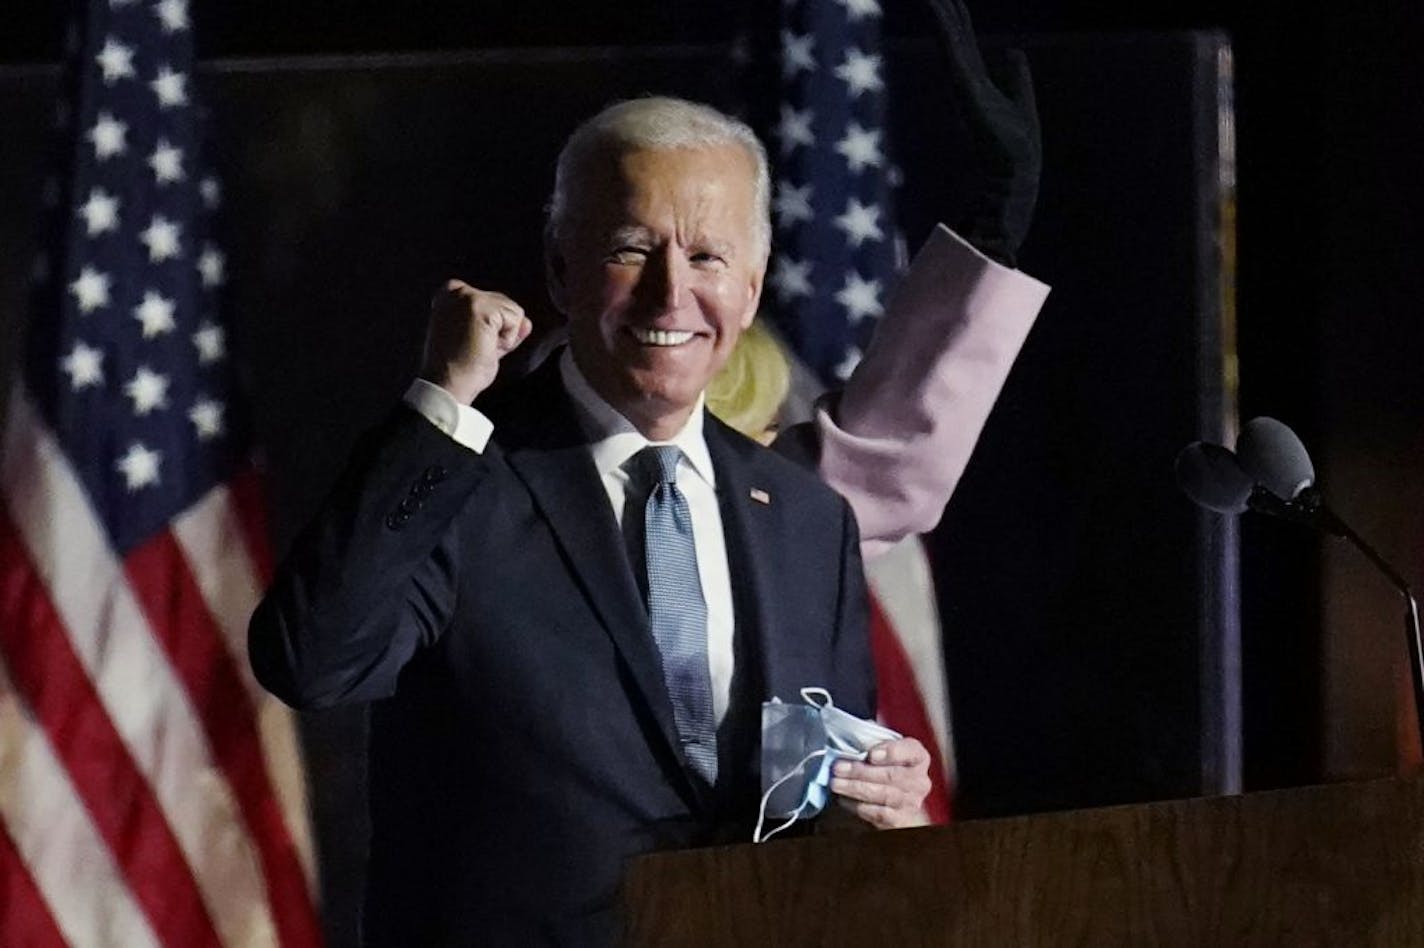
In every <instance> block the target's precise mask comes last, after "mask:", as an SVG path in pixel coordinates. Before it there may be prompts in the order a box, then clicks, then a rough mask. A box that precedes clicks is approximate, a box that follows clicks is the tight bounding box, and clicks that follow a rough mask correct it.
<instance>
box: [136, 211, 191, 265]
mask: <svg viewBox="0 0 1424 948" xmlns="http://www.w3.org/2000/svg"><path fill="white" fill-rule="evenodd" d="M181 233H182V229H181V228H180V227H179V226H178V225H177V224H175V223H173V222H172V221H170V220H169V219H168V218H166V217H164V216H163V215H162V214H155V215H153V220H152V221H150V222H149V225H148V228H147V229H146V230H143V231H140V232H139V235H138V239H139V241H140V242H141V243H142V244H143V245H144V246H145V247H147V248H148V259H149V260H151V261H153V262H154V263H162V262H163V261H165V260H167V259H168V258H169V257H176V256H178V254H179V253H180V252H181V250H182V247H181V245H180V244H179V242H178V239H179V237H180V236H181Z"/></svg>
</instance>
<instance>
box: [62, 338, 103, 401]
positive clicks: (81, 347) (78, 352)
mask: <svg viewBox="0 0 1424 948" xmlns="http://www.w3.org/2000/svg"><path fill="white" fill-rule="evenodd" d="M59 366H60V368H62V369H63V370H64V372H65V374H66V375H68V376H69V387H70V388H72V389H74V390H75V391H78V390H80V389H82V388H88V387H89V386H90V385H98V384H99V383H100V382H102V381H104V353H103V352H101V351H99V350H98V349H95V348H93V347H92V346H86V345H85V344H84V343H83V342H80V341H76V342H75V343H74V348H73V349H71V350H69V355H67V356H65V357H64V358H63V359H61V360H59Z"/></svg>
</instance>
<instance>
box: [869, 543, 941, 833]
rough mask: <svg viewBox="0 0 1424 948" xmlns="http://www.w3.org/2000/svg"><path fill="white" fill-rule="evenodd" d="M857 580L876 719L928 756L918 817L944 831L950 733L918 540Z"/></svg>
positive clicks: (933, 609)
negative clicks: (864, 599) (866, 600)
mask: <svg viewBox="0 0 1424 948" xmlns="http://www.w3.org/2000/svg"><path fill="white" fill-rule="evenodd" d="M865 575H866V579H867V581H868V582H869V585H870V593H871V616H870V630H871V650H872V652H873V654H874V658H875V677H876V684H877V691H878V692H879V703H880V707H879V709H878V717H879V718H880V720H881V721H882V722H883V723H884V724H886V725H887V726H889V727H892V728H894V729H895V730H897V731H899V732H900V733H902V734H905V735H908V736H910V737H916V738H919V739H920V741H921V742H922V743H923V744H924V745H925V747H926V748H928V749H929V752H930V757H931V762H930V781H931V783H932V784H933V786H932V788H931V790H930V795H929V797H928V798H927V799H926V801H925V809H926V810H927V811H928V813H929V816H930V819H932V820H933V821H934V822H936V823H946V822H948V821H949V819H950V813H951V801H952V799H953V789H954V732H953V729H952V728H951V726H950V717H949V696H948V694H947V687H946V684H945V670H944V649H943V645H942V643H941V640H940V636H941V634H942V633H941V630H940V623H939V609H938V607H937V606H936V604H935V588H934V577H933V575H932V574H931V572H930V564H929V558H928V557H927V556H926V555H925V548H924V545H923V544H922V543H921V542H920V539H919V537H908V538H907V539H905V540H902V541H900V542H899V543H897V544H896V545H895V546H893V547H891V548H890V549H889V550H888V551H886V552H884V553H881V554H879V555H878V556H874V557H872V558H870V559H868V560H866V562H865Z"/></svg>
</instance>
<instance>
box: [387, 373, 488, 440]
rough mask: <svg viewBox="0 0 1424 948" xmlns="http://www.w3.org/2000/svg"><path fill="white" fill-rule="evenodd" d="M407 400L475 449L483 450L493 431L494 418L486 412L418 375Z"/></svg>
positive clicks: (408, 391) (442, 429) (439, 426)
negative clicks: (460, 400)
mask: <svg viewBox="0 0 1424 948" xmlns="http://www.w3.org/2000/svg"><path fill="white" fill-rule="evenodd" d="M405 403H406V404H407V405H409V406H410V407H411V408H414V409H415V410H416V411H418V412H420V413H421V414H422V415H424V416H425V419H426V420H427V421H429V422H430V423H431V424H432V425H434V426H435V427H437V428H439V429H440V430H441V431H443V432H445V433H446V434H447V435H449V436H450V437H451V439H452V440H454V441H455V443H457V444H462V445H464V446H465V447H467V448H469V449H470V450H471V451H474V452H476V453H479V452H482V451H484V449H485V445H487V444H489V439H490V435H492V434H494V422H492V421H490V420H489V419H488V418H486V417H485V415H484V413H483V412H481V411H479V410H478V409H475V408H471V407H470V406H469V405H462V404H460V403H459V402H457V401H455V396H454V395H451V394H450V393H449V392H447V391H445V389H443V388H441V387H440V386H439V385H436V384H434V383H433V382H427V381H426V380H425V379H416V380H415V381H414V382H411V383H410V388H408V389H406V390H405Z"/></svg>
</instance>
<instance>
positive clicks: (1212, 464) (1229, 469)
mask: <svg viewBox="0 0 1424 948" xmlns="http://www.w3.org/2000/svg"><path fill="white" fill-rule="evenodd" d="M1176 468H1177V486H1178V487H1180V488H1181V489H1182V493H1184V494H1186V495H1187V496H1188V497H1190V498H1191V499H1192V500H1193V501H1195V502H1196V503H1198V504H1200V505H1201V506H1203V507H1206V508H1207V509H1208V510H1215V511H1216V512H1217V513H1241V512H1242V511H1243V510H1245V509H1246V502H1247V500H1248V499H1250V497H1251V488H1253V487H1255V486H1256V484H1255V482H1254V481H1252V480H1251V477H1250V475H1248V474H1247V473H1246V472H1245V471H1243V470H1242V469H1241V465H1240V464H1239V463H1237V461H1236V455H1234V454H1232V453H1231V452H1230V451H1228V450H1227V449H1226V448H1223V447H1222V446H1221V445H1219V444H1208V443H1206V442H1205V441H1193V442H1192V443H1191V444H1189V445H1187V446H1186V447H1185V448H1183V449H1182V450H1181V452H1180V453H1178V455H1177V463H1176Z"/></svg>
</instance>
